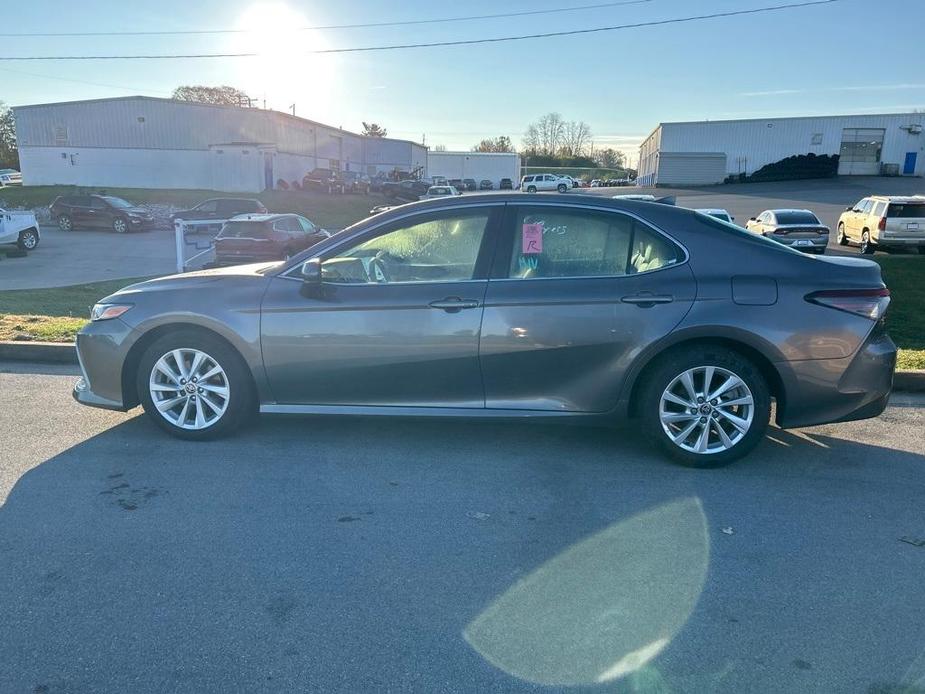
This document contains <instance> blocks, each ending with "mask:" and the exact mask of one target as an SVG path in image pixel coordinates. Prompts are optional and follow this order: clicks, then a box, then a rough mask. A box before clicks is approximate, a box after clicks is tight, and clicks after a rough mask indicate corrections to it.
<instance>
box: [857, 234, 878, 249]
mask: <svg viewBox="0 0 925 694" xmlns="http://www.w3.org/2000/svg"><path fill="white" fill-rule="evenodd" d="M860 249H861V254H862V255H873V254H874V253H875V252H876V250H877V249H876V248H875V247H874V244H872V243H871V242H870V232H869V231H867V230H866V229H865V230H864V232H863V233H862V234H861V246H860Z"/></svg>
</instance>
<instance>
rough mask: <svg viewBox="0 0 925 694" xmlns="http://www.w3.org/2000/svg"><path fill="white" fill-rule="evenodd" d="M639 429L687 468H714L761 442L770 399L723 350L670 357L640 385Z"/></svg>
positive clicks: (750, 368) (737, 358)
mask: <svg viewBox="0 0 925 694" xmlns="http://www.w3.org/2000/svg"><path fill="white" fill-rule="evenodd" d="M640 414H641V417H642V426H643V430H644V431H645V433H646V435H647V436H648V437H649V438H650V439H651V440H653V441H654V442H655V443H656V445H658V446H659V447H660V448H661V449H662V450H663V451H665V452H667V453H668V454H669V455H670V456H671V457H672V458H674V459H675V460H676V461H677V462H679V463H680V464H682V465H686V466H688V467H704V468H706V467H720V466H722V465H727V464H728V463H731V462H732V461H734V460H737V459H738V458H741V457H742V456H744V455H746V454H747V453H748V452H749V451H751V450H752V449H753V448H754V447H755V446H756V445H758V443H759V442H760V441H761V439H762V437H763V436H764V433H765V431H766V430H767V427H768V421H769V419H770V415H771V396H770V393H769V390H768V386H767V383H766V382H765V379H764V377H763V376H762V375H761V373H760V371H759V370H758V369H757V368H756V366H755V365H754V364H753V363H752V362H751V361H749V360H748V359H746V358H745V357H743V356H742V355H740V354H738V353H737V352H734V351H732V350H729V349H726V348H724V347H709V346H707V347H700V348H696V349H693V350H689V351H684V352H676V353H674V354H672V355H669V356H668V357H666V358H665V359H663V360H662V361H661V362H659V363H658V364H657V365H656V366H655V367H654V369H653V371H652V372H651V373H650V374H649V375H648V377H647V378H646V381H645V383H644V385H643V392H642V402H641V412H640Z"/></svg>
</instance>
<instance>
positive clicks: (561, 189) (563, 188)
mask: <svg viewBox="0 0 925 694" xmlns="http://www.w3.org/2000/svg"><path fill="white" fill-rule="evenodd" d="M556 190H558V191H559V192H560V193H567V192H568V186H567V185H565V184H564V183H560V184H559V185H557V186H556Z"/></svg>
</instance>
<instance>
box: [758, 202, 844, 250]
mask: <svg viewBox="0 0 925 694" xmlns="http://www.w3.org/2000/svg"><path fill="white" fill-rule="evenodd" d="M745 228H746V229H748V231H751V232H754V233H756V234H761V235H762V236H764V237H765V238H768V239H771V240H772V241H776V242H777V243H779V244H782V245H784V246H790V247H791V248H794V249H796V250H798V251H803V252H804V253H825V249H826V246H828V244H829V228H828V227H827V226H826V225H825V224H823V223H822V222H820V221H819V218H818V217H817V216H816V215H815V214H814V213H813V212H811V211H810V210H765V211H764V212H762V213H761V214H759V215H758V216H757V217H752V218H751V219H749V220H748V221H747V222H746V223H745Z"/></svg>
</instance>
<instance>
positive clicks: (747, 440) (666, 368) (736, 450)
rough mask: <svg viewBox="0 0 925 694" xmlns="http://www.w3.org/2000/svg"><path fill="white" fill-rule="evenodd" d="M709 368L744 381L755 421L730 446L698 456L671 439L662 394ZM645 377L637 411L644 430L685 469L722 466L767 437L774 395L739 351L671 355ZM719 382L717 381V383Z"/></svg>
mask: <svg viewBox="0 0 925 694" xmlns="http://www.w3.org/2000/svg"><path fill="white" fill-rule="evenodd" d="M710 366H712V367H718V368H720V369H725V370H726V371H729V372H731V373H732V374H734V375H736V376H738V378H740V379H741V380H742V381H743V382H744V384H745V386H746V387H747V388H748V390H749V391H750V392H751V396H752V401H753V404H752V413H751V414H752V419H751V424H750V426H749V428H748V429H747V431H746V432H745V434H744V435H743V436H742V437H741V438H740V439H739V440H737V441H735V443H734V444H733V445H732V446H731V447H729V448H725V449H724V450H718V451H716V452H712V453H696V452H693V451H688V450H685V449H684V448H682V447H680V446H679V445H677V444H676V443H674V441H672V439H671V438H670V437H669V435H668V433H667V432H666V430H665V428H664V427H663V425H662V421H661V418H660V414H659V412H660V404H661V400H662V394H663V393H664V392H665V390H666V389H667V388H668V387H669V385H670V384H671V383H672V382H673V381H674V380H675V378H677V377H678V376H680V375H681V374H683V373H684V372H686V371H687V370H689V369H696V368H698V367H710ZM717 373H718V372H717ZM719 377H721V376H719ZM644 378H645V380H644V382H643V383H642V387H641V390H640V396H641V398H640V407H639V410H638V415H639V417H640V420H641V421H640V424H641V428H642V431H643V433H644V434H645V435H646V437H647V438H648V439H650V440H651V441H652V442H653V443H654V444H655V445H656V446H657V447H658V448H660V449H661V450H662V451H663V452H664V453H666V454H667V455H668V456H669V457H671V458H672V459H673V460H674V461H675V462H677V463H679V464H681V465H684V466H686V467H696V468H715V467H722V466H724V465H728V464H729V463H731V462H733V461H735V460H738V459H739V458H741V457H743V456H745V455H746V454H748V453H749V452H750V451H751V450H752V449H753V448H755V446H757V445H758V444H759V443H760V442H761V440H762V439H763V438H764V434H765V432H766V431H767V428H768V421H769V420H770V416H771V395H770V392H769V390H768V385H767V383H766V382H765V379H764V377H763V376H762V375H761V372H760V371H759V369H758V368H757V367H756V366H755V365H754V364H753V363H752V362H751V361H750V360H749V359H747V358H745V357H743V356H742V355H741V354H739V353H738V352H735V351H733V350H730V349H727V348H725V347H720V346H716V347H712V346H709V345H705V346H701V347H696V348H693V349H689V350H683V351H676V352H672V353H669V354H668V355H666V356H665V357H663V358H660V359H659V361H658V362H656V363H655V364H654V365H653V366H652V367H651V368H650V369H649V370H648V372H647V374H646V375H645V376H644ZM717 382H718V381H716V380H714V384H715V383H717ZM695 385H696V383H695ZM704 404H705V405H706V404H708V403H704ZM738 411H739V410H736V412H738ZM692 419H693V418H692ZM717 421H719V420H717ZM700 422H703V419H700ZM666 426H668V425H666ZM708 426H710V427H711V430H710V433H709V435H708V436H709V437H710V438H713V437H715V438H717V439H718V438H719V437H718V434H715V433H713V431H714V430H713V429H712V426H713V425H712V424H708Z"/></svg>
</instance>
